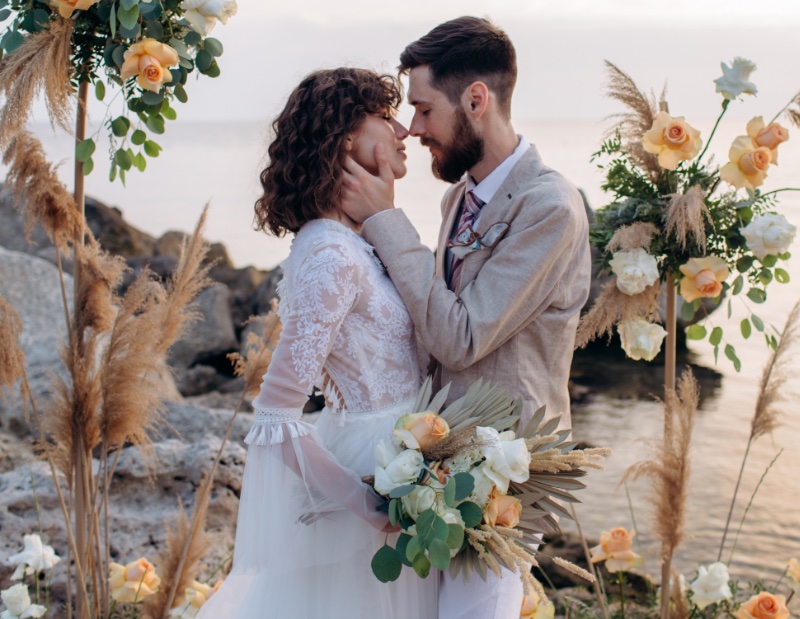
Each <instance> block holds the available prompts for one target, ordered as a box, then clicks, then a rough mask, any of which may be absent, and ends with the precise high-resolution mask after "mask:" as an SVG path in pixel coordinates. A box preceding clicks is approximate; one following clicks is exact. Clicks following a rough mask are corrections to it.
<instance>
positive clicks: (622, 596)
mask: <svg viewBox="0 0 800 619" xmlns="http://www.w3.org/2000/svg"><path fill="white" fill-rule="evenodd" d="M617 584H618V585H619V611H620V613H622V619H625V582H624V580H623V576H622V572H617Z"/></svg>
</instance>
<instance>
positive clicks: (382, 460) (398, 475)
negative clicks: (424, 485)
mask: <svg viewBox="0 0 800 619" xmlns="http://www.w3.org/2000/svg"><path fill="white" fill-rule="evenodd" d="M392 449H393V446H391V445H388V444H386V443H384V442H383V441H381V442H380V443H378V445H377V446H376V447H375V460H376V465H375V490H376V491H377V492H379V493H380V494H384V495H386V494H389V493H390V492H391V491H392V490H394V489H395V488H397V487H398V486H405V485H407V484H411V483H414V482H415V481H417V478H418V477H419V474H420V473H421V472H422V467H423V466H424V464H425V459H424V458H423V457H422V454H421V453H420V452H418V451H417V450H415V449H405V450H402V451H401V450H399V449H397V448H394V449H396V453H395V454H394V455H393V454H392V451H391V450H392Z"/></svg>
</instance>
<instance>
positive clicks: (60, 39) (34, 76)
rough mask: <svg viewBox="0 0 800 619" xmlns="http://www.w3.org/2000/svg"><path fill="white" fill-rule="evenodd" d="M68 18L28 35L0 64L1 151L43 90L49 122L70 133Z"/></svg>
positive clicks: (69, 40) (70, 46)
mask: <svg viewBox="0 0 800 619" xmlns="http://www.w3.org/2000/svg"><path fill="white" fill-rule="evenodd" d="M72 29H73V22H72V20H71V19H61V18H56V19H54V20H52V21H50V23H49V25H48V26H46V27H45V29H44V30H42V31H41V32H37V33H36V34H30V35H28V36H27V37H26V38H25V42H24V43H23V44H22V46H21V47H20V48H19V49H18V50H16V51H15V52H14V53H13V54H8V55H6V56H5V57H4V58H3V60H2V62H0V96H2V97H3V98H4V99H5V102H4V103H3V106H2V108H0V149H2V148H5V146H6V145H7V144H8V143H9V141H10V140H11V138H13V137H14V135H15V134H16V133H17V132H18V131H19V130H20V129H22V127H24V126H25V123H26V122H28V117H29V116H30V113H31V107H32V105H33V101H34V99H36V96H37V95H38V94H39V93H40V92H41V91H42V90H44V94H45V102H46V104H47V111H48V112H49V113H50V122H51V124H53V126H55V125H58V126H59V127H61V128H62V129H64V130H65V131H66V132H68V133H70V132H71V128H70V125H71V119H72V117H73V114H72V105H71V102H72V97H73V95H74V94H75V91H74V90H73V88H72V85H71V84H70V75H71V71H72V67H71V65H70V54H71V51H72Z"/></svg>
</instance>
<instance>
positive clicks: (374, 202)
mask: <svg viewBox="0 0 800 619" xmlns="http://www.w3.org/2000/svg"><path fill="white" fill-rule="evenodd" d="M375 161H376V162H377V164H378V175H377V176H374V175H372V174H370V173H369V172H367V170H365V169H364V168H363V167H361V166H360V165H359V164H357V163H356V162H355V160H354V159H353V158H352V157H350V156H349V155H348V156H347V157H345V161H344V180H343V183H342V210H343V211H344V213H345V215H347V216H348V217H350V218H351V219H352V220H354V221H356V222H358V223H363V222H364V221H365V220H366V219H368V218H369V217H372V216H373V215H375V214H376V213H380V212H381V211H386V210H389V209H392V208H394V174H392V168H391V167H390V166H389V160H388V159H387V157H386V152H385V150H384V148H383V144H378V145H377V146H376V147H375Z"/></svg>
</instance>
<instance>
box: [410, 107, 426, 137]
mask: <svg viewBox="0 0 800 619" xmlns="http://www.w3.org/2000/svg"><path fill="white" fill-rule="evenodd" d="M408 131H409V133H410V134H411V135H413V136H414V137H415V138H421V137H424V136H425V123H424V122H423V120H422V115H421V114H420V113H419V112H414V117H413V118H412V119H411V124H410V125H409V126H408Z"/></svg>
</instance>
